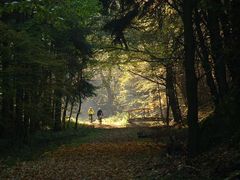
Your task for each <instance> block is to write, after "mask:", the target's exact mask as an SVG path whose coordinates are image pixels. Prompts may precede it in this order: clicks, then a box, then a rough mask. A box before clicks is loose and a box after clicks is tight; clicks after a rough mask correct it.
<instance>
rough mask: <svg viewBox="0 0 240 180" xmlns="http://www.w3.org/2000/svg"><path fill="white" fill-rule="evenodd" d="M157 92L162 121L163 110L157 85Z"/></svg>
mask: <svg viewBox="0 0 240 180" xmlns="http://www.w3.org/2000/svg"><path fill="white" fill-rule="evenodd" d="M157 90H158V101H159V110H160V116H161V119H162V120H163V119H164V117H163V109H162V98H161V91H160V85H159V84H157Z"/></svg>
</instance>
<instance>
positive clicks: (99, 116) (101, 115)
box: [97, 108, 103, 124]
mask: <svg viewBox="0 0 240 180" xmlns="http://www.w3.org/2000/svg"><path fill="white" fill-rule="evenodd" d="M97 117H98V120H99V124H102V118H103V111H102V110H101V108H99V109H98V111H97Z"/></svg>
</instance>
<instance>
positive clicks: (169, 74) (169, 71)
mask: <svg viewBox="0 0 240 180" xmlns="http://www.w3.org/2000/svg"><path fill="white" fill-rule="evenodd" d="M172 66H173V65H172V64H167V65H166V90H167V96H168V97H169V105H170V107H171V110H172V113H173V118H174V121H175V122H176V123H182V115H181V110H180V107H179V102H178V98H177V96H176V89H175V87H174V72H173V68H172Z"/></svg>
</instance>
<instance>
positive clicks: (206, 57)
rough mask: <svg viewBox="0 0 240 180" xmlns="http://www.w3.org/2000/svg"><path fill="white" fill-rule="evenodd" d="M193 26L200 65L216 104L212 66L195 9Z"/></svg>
mask: <svg viewBox="0 0 240 180" xmlns="http://www.w3.org/2000/svg"><path fill="white" fill-rule="evenodd" d="M195 26H196V31H197V35H198V39H199V45H200V49H201V52H202V56H201V57H200V59H201V63H202V67H203V69H204V72H205V74H206V80H207V85H208V87H209V89H210V92H211V95H212V97H213V101H214V103H215V105H217V104H218V103H219V95H218V91H217V87H216V85H215V82H214V78H213V75H212V68H211V65H210V62H209V53H208V48H207V46H206V45H205V40H204V36H203V32H202V30H201V25H200V16H199V12H198V11H197V10H195Z"/></svg>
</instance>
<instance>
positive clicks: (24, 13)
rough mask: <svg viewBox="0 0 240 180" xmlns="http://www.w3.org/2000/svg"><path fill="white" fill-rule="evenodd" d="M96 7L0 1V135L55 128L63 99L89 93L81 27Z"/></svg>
mask: <svg viewBox="0 0 240 180" xmlns="http://www.w3.org/2000/svg"><path fill="white" fill-rule="evenodd" d="M83 6H84V7H83ZM98 10H99V7H98V5H97V2H96V1H94V0H92V1H89V2H88V3H85V2H84V1H77V2H76V1H72V0H66V1H61V3H56V2H54V1H48V0H46V1H45V0H44V1H37V2H35V1H14V2H13V1H7V0H6V1H3V2H1V4H0V67H1V68H0V72H1V81H0V88H1V89H0V92H1V99H0V104H1V117H0V129H1V135H2V136H7V137H14V138H16V139H17V140H19V141H24V142H26V141H27V140H28V137H29V136H30V134H32V133H34V132H36V131H38V130H43V129H49V128H50V129H53V130H55V131H58V130H61V129H62V128H64V127H65V116H66V107H67V106H68V103H69V102H71V103H73V102H77V101H78V102H79V101H80V100H81V99H82V98H85V97H88V96H91V95H92V94H93V91H94V86H93V85H91V84H90V83H88V81H87V80H88V77H87V76H86V71H85V69H86V68H87V65H88V64H89V63H90V62H91V48H90V45H89V44H88V43H87V41H86V35H87V34H86V29H87V28H88V26H87V23H88V21H89V18H90V17H91V16H93V15H94V14H95V13H97V11H98ZM63 100H65V101H63ZM63 103H65V106H63ZM80 104H81V101H80ZM62 107H64V108H63V109H64V111H63V112H64V113H63V115H62Z"/></svg>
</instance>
